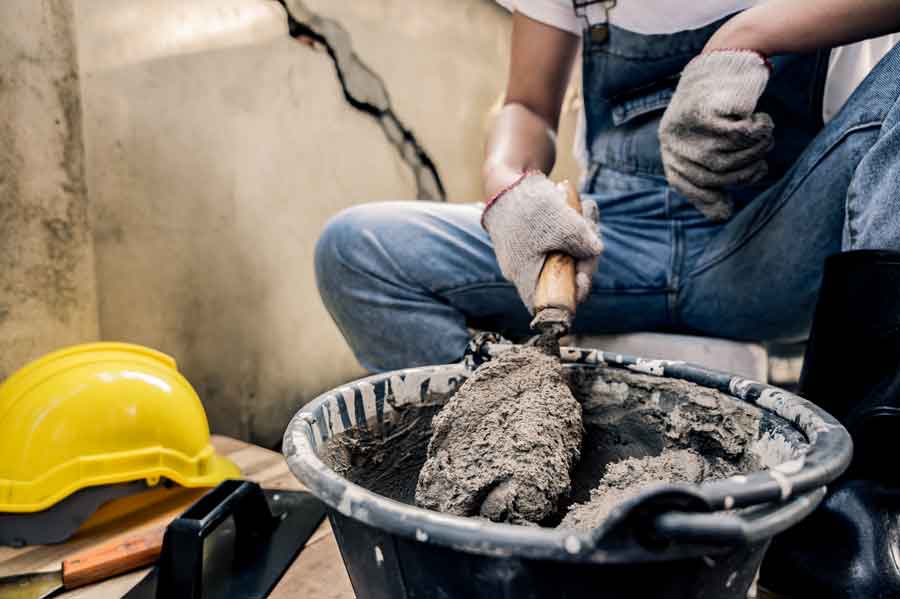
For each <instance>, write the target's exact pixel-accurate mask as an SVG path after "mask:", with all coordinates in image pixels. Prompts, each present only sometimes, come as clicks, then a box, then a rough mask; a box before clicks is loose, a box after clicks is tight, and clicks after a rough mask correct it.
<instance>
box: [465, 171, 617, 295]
mask: <svg viewBox="0 0 900 599" xmlns="http://www.w3.org/2000/svg"><path fill="white" fill-rule="evenodd" d="M566 199H567V192H566V189H565V188H564V187H563V186H562V185H557V184H555V183H553V182H552V181H550V180H549V179H548V178H547V177H546V176H545V175H543V174H542V173H538V172H529V173H526V174H525V175H524V176H522V177H521V178H520V179H519V181H518V182H517V183H515V184H514V185H512V186H511V187H509V188H507V189H506V190H505V191H504V192H503V193H502V194H500V195H499V196H498V197H496V198H494V199H493V201H492V202H489V205H488V206H487V207H486V208H485V211H484V214H483V216H482V223H483V225H484V227H485V229H487V231H488V234H489V235H490V237H491V240H492V241H493V243H494V252H495V254H496V255H497V262H498V263H499V265H500V270H501V272H502V273H503V276H504V277H506V278H507V279H508V280H510V281H511V282H512V283H513V284H514V285H515V286H516V289H517V290H518V292H519V295H520V297H521V298H522V301H523V302H524V303H525V306H526V307H527V308H528V310H529V311H530V312H533V300H534V290H535V287H536V286H537V281H538V277H539V275H540V272H541V269H542V268H543V266H544V260H545V259H546V257H547V254H549V253H550V252H563V253H565V254H568V255H569V256H572V257H573V258H575V262H576V288H577V292H578V299H579V301H583V300H584V298H585V297H587V294H588V292H589V291H590V284H591V276H592V275H593V272H594V270H596V265H597V257H598V256H599V255H600V252H602V251H603V244H602V243H601V241H600V238H599V236H598V233H597V224H596V221H595V220H592V218H591V217H592V216H596V211H595V210H594V211H593V212H588V213H587V216H585V210H584V205H583V206H582V214H579V213H578V212H576V211H575V210H572V209H571V208H570V207H569V205H568V204H567V203H566ZM586 204H588V205H589V206H591V205H592V206H594V207H595V206H596V204H594V203H593V202H586Z"/></svg>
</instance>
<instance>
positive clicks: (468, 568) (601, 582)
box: [284, 343, 852, 599]
mask: <svg viewBox="0 0 900 599" xmlns="http://www.w3.org/2000/svg"><path fill="white" fill-rule="evenodd" d="M503 348H504V346H502V345H500V344H494V343H482V344H479V345H477V346H476V348H475V350H474V352H473V353H470V355H469V359H467V361H466V362H465V363H460V364H453V365H445V366H434V367H425V368H413V369H408V370H399V371H395V372H390V373H385V374H381V375H377V376H372V377H369V378H366V379H363V380H360V381H357V382H355V383H352V384H349V385H346V386H344V387H340V388H338V389H335V390H334V391H331V392H329V393H325V394H324V395H322V396H320V397H318V398H317V399H315V400H314V401H312V402H310V403H309V404H307V405H306V406H304V408H303V409H302V410H300V411H299V412H298V413H297V414H296V416H295V417H294V418H293V420H292V421H291V423H290V425H289V426H288V428H287V431H286V432H285V437H284V454H285V456H286V458H287V462H288V465H289V466H290V468H291V471H292V472H293V473H294V474H295V475H296V477H297V478H298V479H299V480H300V482H302V483H303V484H304V485H306V487H308V488H309V489H310V490H311V491H312V493H314V494H315V495H316V496H317V497H319V499H321V500H322V501H323V502H324V503H325V504H326V505H327V506H328V509H329V517H330V520H331V524H332V528H333V530H334V533H335V536H336V538H337V542H338V545H339V547H340V550H341V554H342V556H343V559H344V563H345V565H346V567H347V571H348V573H349V575H350V579H351V581H352V584H353V588H354V590H355V592H356V594H357V597H359V598H360V599H369V598H387V597H400V598H414V597H423V598H424V597H428V598H432V597H444V598H456V597H459V598H479V597H484V598H488V597H490V598H498V597H509V598H513V597H514V598H517V599H537V598H544V597H547V598H550V597H552V598H582V597H584V598H587V597H591V598H597V597H642V598H645V597H666V598H680V597H684V598H688V597H691V598H694V597H704V598H717V597H718V598H743V597H745V596H746V592H747V589H748V588H749V587H750V585H751V584H752V581H753V578H754V576H755V574H756V571H757V569H758V567H759V564H760V562H761V560H762V557H763V555H764V553H765V551H766V548H767V546H768V544H769V541H770V539H771V538H772V536H773V535H775V534H777V533H779V532H781V531H783V530H785V529H787V528H788V527H790V526H792V525H793V524H795V523H797V522H798V521H800V520H801V519H803V518H804V517H805V516H807V515H808V514H809V513H810V512H811V511H812V510H814V509H815V508H816V506H817V505H818V504H819V502H820V501H821V500H822V497H823V496H824V494H825V485H826V484H828V483H829V482H830V481H832V480H834V479H835V478H836V477H838V476H839V475H840V474H841V473H842V472H843V471H844V469H845V468H846V467H847V465H848V464H849V462H850V459H851V454H852V444H851V441H850V437H849V435H848V434H847V431H846V430H845V429H844V428H843V427H842V426H841V425H840V424H839V423H838V422H837V421H836V420H834V419H833V418H832V417H831V416H830V415H828V414H827V413H825V412H823V411H822V410H821V409H819V408H818V407H816V406H815V405H813V404H811V403H810V402H808V401H806V400H804V399H802V398H800V397H798V396H796V395H793V394H791V393H788V392H786V391H783V390H781V389H778V388H775V387H771V386H769V385H765V384H762V383H758V382H754V381H749V380H746V379H743V378H740V377H735V376H730V375H727V374H724V373H720V372H714V371H710V370H707V369H704V368H701V367H698V366H693V365H690V364H686V363H683V362H674V361H665V360H645V359H641V358H635V357H631V356H624V355H611V354H604V353H603V352H601V351H596V350H580V349H573V348H563V352H562V353H563V355H562V359H563V361H564V363H565V364H566V370H567V374H568V376H569V377H570V381H572V380H575V379H578V380H582V381H583V380H585V379H591V380H592V379H593V378H596V379H597V380H603V379H604V377H605V378H610V377H613V375H616V374H617V373H618V374H619V375H624V374H626V373H628V374H629V376H631V374H630V373H637V374H635V376H642V377H643V379H644V380H645V381H646V380H649V381H650V384H655V383H654V381H659V384H660V385H662V384H664V383H666V381H665V379H673V380H674V379H679V380H683V381H688V382H691V383H695V384H697V385H700V386H703V387H706V388H708V389H713V390H716V391H717V392H719V393H717V394H716V396H717V397H719V399H717V401H718V402H720V403H719V404H717V405H718V408H716V407H715V406H713V405H711V406H710V409H719V410H721V409H722V408H723V407H728V408H729V409H740V410H741V411H742V413H743V412H746V413H747V414H753V415H755V416H754V417H755V418H756V420H754V423H756V424H758V426H757V430H756V431H755V433H754V437H755V438H754V439H752V448H753V451H754V452H756V454H757V456H758V457H759V463H760V465H761V469H760V470H758V471H754V472H751V473H748V474H746V475H739V476H733V477H731V478H727V479H722V480H715V481H707V482H704V483H702V484H699V485H657V486H655V487H651V488H649V489H646V490H645V491H643V492H642V493H640V494H639V495H637V496H635V497H633V498H631V499H629V500H628V501H626V502H624V503H622V504H621V505H620V506H619V507H618V508H616V509H614V510H613V512H612V513H611V514H610V515H609V517H608V518H607V519H606V520H605V521H604V522H603V523H602V524H601V525H600V526H599V527H598V528H596V529H593V530H590V531H586V532H583V531H575V530H569V529H560V528H540V527H525V526H514V525H510V524H500V523H494V522H489V521H486V520H481V519H471V518H460V517H456V516H449V515H445V514H440V513H437V512H433V511H429V510H424V509H421V508H417V507H415V506H413V505H410V504H409V503H408V502H404V501H399V500H397V499H392V498H391V497H388V496H386V495H385V494H379V493H375V492H373V491H371V490H370V488H367V487H373V485H371V484H369V482H371V481H365V480H360V479H357V481H356V482H352V481H351V480H348V479H347V478H345V477H344V476H341V475H340V474H338V472H336V471H335V469H334V467H333V466H335V464H333V463H331V464H329V463H326V462H328V461H330V460H331V454H330V453H329V452H330V449H329V448H330V447H331V446H332V445H333V444H334V443H335V442H337V441H340V440H341V439H342V438H343V439H344V440H347V439H351V440H353V442H354V443H355V439H356V438H358V437H360V436H366V437H368V438H372V437H373V436H374V437H381V438H390V439H394V438H400V437H403V436H404V435H406V436H407V437H404V438H407V439H409V438H412V439H413V441H416V440H417V441H416V442H415V443H411V444H408V445H406V446H405V447H406V451H407V453H408V459H406V458H405V460H406V461H405V462H403V463H402V467H401V468H398V473H399V474H402V475H403V476H405V477H406V480H407V481H413V483H412V484H413V485H414V481H415V477H416V475H417V472H418V470H417V467H420V466H421V462H422V461H423V460H424V451H423V450H422V447H421V446H422V443H426V444H427V439H428V436H429V429H428V426H429V423H430V420H429V419H427V418H426V419H419V420H416V421H414V422H415V424H414V425H413V426H409V423H410V421H409V420H408V419H407V420H406V421H405V424H404V422H401V421H402V420H403V419H402V418H401V416H402V415H403V414H408V413H410V412H409V411H410V410H419V409H422V410H426V411H427V410H430V411H431V413H432V414H433V413H434V412H436V411H437V409H439V407H440V406H441V405H443V403H445V402H446V401H447V399H448V398H449V397H451V396H452V394H453V393H454V392H455V391H456V389H458V388H459V386H460V385H461V384H462V382H463V381H465V379H466V378H467V377H468V376H469V375H470V374H471V372H472V369H473V368H474V364H475V363H477V362H478V359H489V356H490V355H496V353H497V352H499V351H502V350H503ZM473 357H474V358H478V359H473ZM645 384H646V383H645ZM573 391H575V389H574V388H573ZM575 395H576V398H579V399H583V398H580V397H579V392H577V391H575ZM661 397H662V399H661ZM649 398H650V401H652V402H656V404H658V405H660V406H667V407H665V409H666V410H673V409H676V408H677V406H678V405H679V402H680V401H681V400H679V398H678V397H674V398H672V397H669V396H666V395H665V394H662V395H661V394H659V393H655V394H654V393H651V394H650V395H649ZM661 413H662V414H663V415H664V414H665V412H661ZM662 420H664V417H663V418H662ZM410 435H412V437H409V436H410ZM410 448H412V449H410ZM586 449H587V448H586ZM323 460H324V461H323ZM363 466H365V464H363ZM338 469H341V468H338ZM362 471H363V472H364V471H365V468H363V470H362ZM400 471H402V472H400ZM357 483H360V484H357ZM407 495H408V494H407Z"/></svg>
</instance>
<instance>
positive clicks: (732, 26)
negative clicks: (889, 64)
mask: <svg viewBox="0 0 900 599" xmlns="http://www.w3.org/2000/svg"><path fill="white" fill-rule="evenodd" d="M895 31H900V0H770V1H769V2H765V3H763V4H758V5H756V6H754V7H753V8H751V9H748V10H746V11H744V12H742V13H740V14H738V15H737V16H735V17H734V18H733V19H731V20H730V21H728V22H727V23H725V25H723V26H722V27H721V28H720V29H719V30H718V31H717V32H716V33H715V35H713V36H712V38H710V40H709V42H708V43H707V45H706V48H705V49H704V50H705V51H709V50H715V49H723V48H732V49H733V48H747V49H752V50H758V51H759V52H762V53H763V54H765V55H766V56H774V55H778V54H786V53H795V52H796V53H802V52H811V51H813V50H818V49H820V48H832V47H835V46H841V45H844V44H850V43H853V42H857V41H860V40H864V39H868V38H873V37H878V36H880V35H884V34H886V33H891V32H895Z"/></svg>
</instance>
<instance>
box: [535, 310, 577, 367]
mask: <svg viewBox="0 0 900 599" xmlns="http://www.w3.org/2000/svg"><path fill="white" fill-rule="evenodd" d="M571 323H572V315H571V314H570V313H569V312H568V311H566V310H563V309H561V308H549V307H548V308H544V309H543V310H539V311H538V312H537V314H535V316H534V320H532V321H531V328H532V329H534V330H536V331H538V333H539V334H538V335H537V336H535V337H532V338H531V339H530V340H529V341H528V343H527V345H533V346H535V347H538V348H540V349H541V350H543V351H544V352H545V353H546V354H548V355H551V356H559V339H560V338H561V337H563V336H565V335H566V334H567V333H568V332H569V326H570V324H571Z"/></svg>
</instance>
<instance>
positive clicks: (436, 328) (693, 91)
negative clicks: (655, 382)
mask: <svg viewBox="0 0 900 599" xmlns="http://www.w3.org/2000/svg"><path fill="white" fill-rule="evenodd" d="M500 1H501V3H503V4H505V5H507V7H508V8H510V9H512V10H513V15H512V34H511V42H510V44H511V45H510V67H509V75H508V80H507V84H506V95H505V102H504V104H503V107H502V109H501V110H500V111H499V114H498V115H497V117H496V120H495V122H494V124H493V128H492V131H491V132H490V133H489V136H488V140H487V147H486V156H485V160H484V167H483V173H482V174H483V182H484V198H483V199H484V200H485V201H484V202H483V203H478V204H475V203H472V204H445V203H428V202H385V203H368V204H363V205H359V206H355V207H353V208H350V209H348V210H345V211H344V212H341V213H340V214H339V215H337V216H336V217H335V218H334V219H332V220H331V222H330V223H329V224H328V225H327V226H326V228H325V230H324V232H323V234H322V236H321V239H320V240H319V243H318V246H317V249H316V274H317V278H318V284H319V288H320V292H321V296H322V299H323V301H324V303H325V305H326V307H327V308H328V310H329V312H330V313H331V315H332V317H333V318H334V320H335V322H336V323H337V325H338V327H339V328H340V330H341V332H342V333H343V335H344V336H345V338H346V339H347V341H348V342H349V344H350V346H351V347H352V348H353V351H354V352H355V354H356V356H357V358H358V359H359V361H360V362H361V363H362V365H363V366H364V367H365V368H367V369H368V370H370V371H385V370H391V369H396V368H402V367H409V366H415V365H424V364H440V363H449V362H454V361H457V360H459V359H460V358H461V356H462V355H463V353H464V349H465V347H466V345H467V343H468V341H469V329H470V328H475V329H482V330H493V331H499V332H502V333H505V334H506V335H507V336H511V337H516V336H524V335H527V334H529V320H530V308H531V301H532V295H533V292H534V288H535V284H536V281H537V277H538V274H539V272H540V269H541V266H542V264H543V260H544V257H545V256H546V254H547V253H548V252H551V251H556V250H561V251H563V252H566V253H568V254H570V255H572V256H574V257H575V258H576V261H577V272H578V275H577V287H578V297H579V300H581V301H582V303H581V305H580V307H579V310H578V314H577V318H576V320H575V322H574V325H573V330H574V332H576V333H623V332H630V331H671V332H679V333H688V334H699V335H707V336H718V337H727V338H732V339H745V340H774V339H782V340H785V339H803V338H805V335H806V334H807V332H808V329H809V326H810V322H811V319H812V315H813V309H814V305H815V299H816V294H817V291H818V289H819V283H820V280H821V276H822V268H823V262H824V259H825V258H826V256H828V255H830V254H833V253H836V252H839V251H842V250H853V249H860V248H877V249H895V250H896V249H900V101H898V98H900V48H897V47H894V44H895V43H896V41H897V40H898V39H900V37H898V36H895V35H889V34H890V33H891V32H895V31H900V1H898V0H769V1H765V2H755V1H753V0H694V1H693V2H670V1H664V0H654V1H649V0H642V1H640V2H638V1H636V0H618V1H617V2H616V1H615V0H610V1H606V2H589V1H584V0H582V1H575V2H569V1H568V0H500ZM864 40H865V41H864ZM857 42H860V43H857ZM579 49H580V50H581V52H580V59H581V69H580V72H581V77H582V94H583V99H584V102H583V106H584V108H583V113H582V115H581V119H580V122H579V127H578V129H579V131H578V134H577V146H578V148H577V150H576V153H577V155H578V156H580V157H581V158H582V159H583V161H584V167H585V170H584V176H583V178H582V181H581V186H580V187H581V194H582V199H583V200H584V203H585V205H586V206H587V207H588V208H590V209H589V210H587V211H585V212H584V213H583V214H581V215H579V214H578V213H577V212H576V211H575V210H572V209H571V208H569V207H568V206H567V205H566V194H565V191H564V190H563V189H562V187H561V186H560V185H557V184H556V183H554V182H552V181H551V180H550V179H548V177H547V174H548V173H549V172H550V171H551V169H552V168H553V164H554V159H555V136H556V133H555V132H556V128H557V124H558V121H559V118H560V112H561V105H562V100H563V96H564V94H565V91H566V89H567V87H568V85H569V83H570V75H571V73H572V72H573V63H574V61H575V60H576V57H577V56H578V55H579ZM458 101H459V102H461V103H464V102H466V98H464V97H460V98H459V99H458ZM434 118H441V116H440V115H439V114H435V115H434ZM594 207H596V208H597V209H598V210H597V212H599V223H598V222H595V221H594V220H593V218H590V216H591V213H593V212H594V210H593V208H594ZM598 260H599V261H598ZM598 264H599V266H598Z"/></svg>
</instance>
